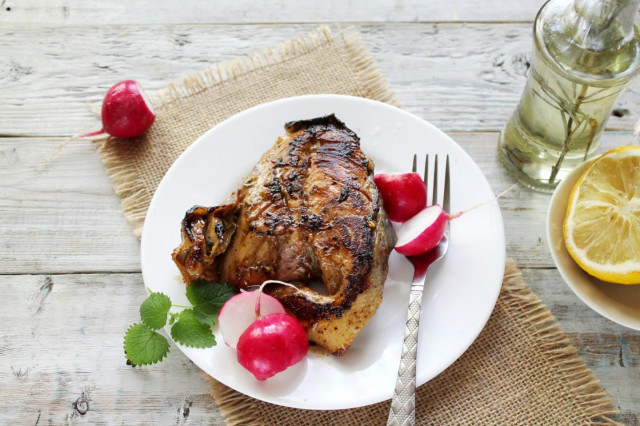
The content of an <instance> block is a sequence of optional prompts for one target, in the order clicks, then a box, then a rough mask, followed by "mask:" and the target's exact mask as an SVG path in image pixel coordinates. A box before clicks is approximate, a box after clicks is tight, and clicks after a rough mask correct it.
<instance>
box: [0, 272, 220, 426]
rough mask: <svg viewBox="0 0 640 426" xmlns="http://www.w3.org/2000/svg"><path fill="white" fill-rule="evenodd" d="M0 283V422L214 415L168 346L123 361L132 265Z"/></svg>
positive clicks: (207, 420) (132, 312) (185, 363)
mask: <svg viewBox="0 0 640 426" xmlns="http://www.w3.org/2000/svg"><path fill="white" fill-rule="evenodd" d="M0 292H1V294H2V300H3V309H1V310H0V321H1V322H2V324H3V326H2V336H0V400H1V401H3V404H2V407H3V409H2V410H0V424H7V425H8V424H105V423H108V424H183V422H185V420H189V421H190V422H192V423H193V424H222V420H221V418H220V415H219V413H218V412H217V410H216V408H215V405H214V404H213V400H212V398H211V397H210V396H209V394H208V387H207V384H206V382H205V381H204V380H203V377H202V376H201V373H200V370H199V369H198V367H196V366H195V365H194V364H193V363H191V361H189V360H188V359H187V358H186V357H185V356H184V355H182V353H181V352H180V350H179V349H178V348H176V347H175V346H172V347H171V353H170V354H169V356H168V358H167V359H165V360H164V361H163V362H162V363H160V364H157V365H154V366H151V367H147V368H132V367H130V366H128V365H126V363H125V361H126V360H125V358H124V355H123V349H122V339H123V336H124V333H125V331H126V329H127V328H128V326H129V325H130V324H133V323H134V322H137V321H139V314H138V308H139V306H140V303H141V301H142V300H144V297H145V294H146V292H145V290H144V286H143V285H142V278H141V276H140V275H139V274H110V275H66V276H57V275H56V276H35V275H34V276H29V275H26V276H0ZM83 400H84V401H85V402H86V404H85V403H83ZM76 407H77V408H76Z"/></svg>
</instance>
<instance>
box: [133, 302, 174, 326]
mask: <svg viewBox="0 0 640 426" xmlns="http://www.w3.org/2000/svg"><path fill="white" fill-rule="evenodd" d="M170 308H171V299H169V296H166V295H164V294H162V293H151V294H150V295H149V297H147V298H146V299H145V301H144V302H142V305H140V318H142V322H143V323H144V324H146V325H148V326H149V327H151V328H153V329H155V330H158V329H160V328H162V327H164V326H165V324H166V323H167V314H168V313H169V309H170Z"/></svg>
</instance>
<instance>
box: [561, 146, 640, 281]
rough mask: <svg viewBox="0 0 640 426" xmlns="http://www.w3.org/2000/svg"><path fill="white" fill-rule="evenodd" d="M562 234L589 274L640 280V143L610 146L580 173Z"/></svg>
mask: <svg viewBox="0 0 640 426" xmlns="http://www.w3.org/2000/svg"><path fill="white" fill-rule="evenodd" d="M563 237H564V242H565V246H566V247H567V251H568V252H569V254H570V255H571V257H573V259H574V260H575V261H576V263H577V264H578V265H580V267H581V268H582V269H583V270H584V271H586V272H587V273H588V274H590V275H593V276H594V277H596V278H598V279H600V280H602V281H607V282H611V283H618V284H640V147H638V146H622V147H619V148H615V149H612V150H611V151H608V152H606V153H605V154H603V155H601V156H600V157H598V158H597V159H596V160H594V162H593V163H592V164H591V166H589V167H588V168H587V170H586V171H585V172H584V173H583V174H582V176H580V179H578V182H576V184H575V186H574V187H573V190H572V191H571V195H570V196H569V204H568V206H567V215H566V217H565V221H564V227H563Z"/></svg>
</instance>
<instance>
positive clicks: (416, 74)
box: [0, 24, 640, 136]
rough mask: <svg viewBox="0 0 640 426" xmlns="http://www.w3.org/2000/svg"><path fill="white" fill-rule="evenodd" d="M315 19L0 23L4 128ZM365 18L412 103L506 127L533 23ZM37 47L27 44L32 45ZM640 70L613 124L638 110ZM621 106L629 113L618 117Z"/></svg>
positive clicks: (457, 118)
mask: <svg viewBox="0 0 640 426" xmlns="http://www.w3.org/2000/svg"><path fill="white" fill-rule="evenodd" d="M315 28H316V25H253V26H244V25H242V26H241V25H198V26H185V25H176V26H140V25H132V26H116V27H108V26H96V27H85V26H83V27H60V28H58V27H55V28H54V27H32V26H16V25H10V26H7V25H5V26H2V27H0V51H1V52H3V55H2V58H3V60H2V61H0V99H3V100H5V101H4V102H1V103H0V135H34V136H37V135H45V136H69V135H73V134H78V133H82V132H85V131H89V130H94V129H95V128H98V127H99V122H98V120H97V119H96V117H95V116H94V115H93V113H92V112H91V111H89V109H88V108H87V105H86V104H87V103H99V102H101V100H102V97H103V96H104V93H105V92H106V90H107V89H108V87H109V86H111V84H113V83H114V82H116V81H118V80H122V79H125V78H135V79H137V80H139V81H140V82H141V83H142V84H143V85H144V86H145V87H146V88H147V90H148V91H150V92H154V91H157V90H160V89H161V88H163V87H165V86H166V85H167V83H169V82H172V81H176V80H178V79H180V78H181V77H183V76H185V75H187V74H189V73H192V72H196V71H199V70H202V69H204V68H206V67H208V66H210V65H213V64H217V63H220V62H223V61H226V60H229V59H233V58H236V57H238V56H241V55H245V54H248V53H251V52H254V51H256V50H259V49H260V48H262V47H267V46H272V45H277V44H278V43H280V42H283V41H285V40H287V39H289V38H292V37H296V36H299V35H302V34H306V33H308V32H311V31H314V30H315ZM356 29H357V30H358V31H359V32H360V33H361V34H362V38H363V41H364V43H365V45H366V46H367V47H368V48H369V49H370V50H371V53H372V56H373V58H374V60H375V62H376V64H377V65H378V66H379V68H380V69H381V71H382V72H383V74H384V75H385V76H386V77H387V79H388V80H389V83H390V85H391V88H392V89H393V90H394V91H395V92H396V93H397V95H398V97H399V99H400V101H401V102H402V103H403V105H404V107H405V108H406V109H407V110H409V111H411V112H413V113H415V114H417V115H418V116H420V117H423V118H425V119H427V120H429V121H431V122H432V123H433V124H435V125H436V126H438V127H440V128H441V129H443V130H446V131H499V130H500V129H501V128H502V126H503V125H504V123H505V121H506V120H507V118H508V117H509V115H510V114H511V112H512V111H513V109H514V108H515V106H516V104H517V102H518V99H519V97H520V93H521V91H522V88H523V87H524V82H525V77H524V75H525V73H526V70H527V66H528V60H529V59H528V58H529V54H530V50H531V26H530V25H529V24H500V25H495V24H366V25H358V26H356ZM25 46H28V48H25ZM639 89H640V80H638V81H636V82H634V83H633V85H632V87H631V88H630V89H629V90H628V91H627V92H625V93H624V94H623V96H622V97H621V100H620V102H619V108H618V113H617V115H616V116H613V117H612V118H611V119H610V121H609V124H608V127H609V128H610V129H625V130H630V129H632V128H633V125H634V122H635V121H636V120H637V118H638V117H640V90H639ZM618 115H621V117H618Z"/></svg>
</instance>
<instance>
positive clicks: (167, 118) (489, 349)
mask: <svg viewBox="0 0 640 426" xmlns="http://www.w3.org/2000/svg"><path fill="white" fill-rule="evenodd" d="M313 93H336V94H348V95H354V96H361V97H366V98H370V99H375V100H378V101H382V102H388V103H391V104H395V105H397V104H398V102H397V101H396V99H395V97H394V95H393V93H392V92H391V91H390V90H389V89H388V87H387V84H386V81H385V79H384V78H383V77H382V75H381V74H380V72H379V71H378V69H377V68H376V67H375V66H374V64H373V61H372V60H371V58H370V56H369V54H368V52H367V51H366V49H365V48H364V47H363V44H362V42H361V41H360V39H359V36H358V34H357V33H355V32H353V31H340V32H338V33H337V34H332V33H331V31H330V30H329V29H328V28H327V27H322V28H320V29H319V30H318V31H317V32H314V33H313V34H309V35H306V36H303V37H300V38H298V39H295V40H290V41H288V42H285V43H283V44H282V45H281V46H278V47H274V48H268V49H265V50H263V51H260V52H257V53H255V54H253V55H250V56H248V57H244V58H240V59H237V60H235V61H232V62H228V63H224V64H220V65H218V66H215V67H213V68H210V69H208V70H205V71H203V72H199V73H197V74H194V75H191V76H188V77H186V78H185V79H184V81H183V82H180V83H176V84H172V85H170V86H169V87H168V88H167V89H166V90H164V91H162V92H161V93H159V94H158V95H157V96H156V98H155V99H154V104H155V106H156V108H157V113H158V118H157V120H156V122H155V123H154V125H153V126H152V128H151V129H150V130H149V132H147V134H146V135H145V136H143V137H141V138H140V140H138V141H136V142H135V143H131V141H119V140H117V139H108V140H106V141H105V140H102V141H99V144H100V147H99V152H100V155H101V158H102V159H103V162H104V163H105V165H106V167H107V170H108V173H109V175H110V177H111V179H112V181H113V183H114V186H115V189H116V192H117V194H118V195H119V196H120V197H121V199H122V204H123V209H124V212H125V215H126V217H127V219H128V220H129V221H130V223H131V224H132V226H133V229H134V232H135V234H136V235H137V236H140V234H141V232H142V224H143V221H144V217H145V214H146V211H147V208H148V206H149V203H150V201H151V198H152V196H153V193H154V191H155V189H156V187H157V185H158V184H159V182H160V180H161V179H162V177H163V176H164V174H165V172H166V171H167V169H168V168H169V166H170V165H171V164H172V163H173V161H174V160H175V159H176V158H177V157H178V156H179V155H180V154H181V153H182V152H183V151H184V149H185V148H186V147H187V146H189V145H190V144H191V143H192V142H193V141H195V140H196V139H197V138H198V137H199V136H201V135H202V134H203V133H204V132H205V131H207V130H208V129H210V128H211V127H212V126H214V125H215V124H217V123H219V122H221V121H223V120H224V119H226V118H228V117H230V116H231V115H233V114H235V113H237V112H240V111H242V110H244V109H247V108H249V107H252V106H255V105H258V104H260V103H263V102H267V101H271V100H275V99H279V98H284V97H289V96H295V95H304V94H313ZM176 226H178V225H177V224H176ZM207 380H209V382H210V383H211V394H212V396H213V398H214V400H215V402H216V404H217V406H218V407H219V409H220V412H221V413H222V415H223V416H224V418H225V420H226V421H227V422H228V423H229V424H274V425H289V424H290V425H300V424H327V425H329V424H330V425H338V424H340V425H341V424H353V425H364V424H384V423H385V421H386V418H387V412H388V409H389V402H388V401H387V402H382V403H379V404H375V405H371V406H368V407H362V408H357V409H351V410H341V411H309V410H297V409H291V408H285V407H279V406H275V405H272V404H268V403H264V402H261V401H257V400H254V399H252V398H249V397H247V396H244V395H242V394H240V393H238V392H235V391H233V390H231V389H229V388H227V387H225V386H224V385H222V384H220V383H218V382H216V381H215V380H213V379H210V378H209V377H207ZM326 385H327V384H322V386H326ZM615 413H617V411H616V409H615V406H614V404H613V403H612V401H611V400H610V399H609V397H608V396H607V394H606V392H605V391H604V390H603V389H602V388H601V387H600V385H599V384H598V382H597V381H596V380H595V378H594V377H593V375H592V374H591V372H590V371H589V370H588V369H587V368H586V366H585V365H584V363H583V362H582V360H581V359H580V357H579V356H578V355H577V354H576V351H575V349H574V348H573V347H572V346H571V344H570V343H569V341H568V340H567V338H566V336H565V335H564V333H563V332H562V331H561V330H560V328H559V327H558V326H557V324H556V323H555V320H554V319H553V317H552V316H551V314H550V313H549V311H548V310H546V308H545V307H544V306H543V305H542V304H541V302H540V300H539V299H538V298H537V297H536V296H535V295H534V294H532V293H531V291H530V290H529V288H528V287H527V285H526V284H525V283H524V282H523V280H522V277H521V275H520V273H519V272H518V271H517V269H516V267H515V265H514V264H513V262H511V261H509V262H507V270H506V273H505V280H504V282H503V287H502V291H501V294H500V297H499V300H498V303H497V305H496V307H495V310H494V312H493V314H492V316H491V319H490V320H489V322H488V324H487V326H486V327H485V329H484V330H483V332H482V333H481V335H480V337H479V338H478V339H477V340H476V342H475V343H474V344H473V345H472V346H471V348H470V349H469V350H468V351H467V352H466V353H465V354H464V355H463V356H462V357H461V358H460V359H459V360H457V361H456V362H455V363H454V364H453V365H452V366H451V367H450V368H449V369H447V370H446V371H445V372H444V373H442V374H441V375H439V376H438V377H436V378H435V379H434V380H432V381H430V382H429V383H427V384H425V385H423V386H421V387H420V388H419V390H418V396H417V417H418V420H419V424H437V425H443V424H480V423H488V424H542V425H548V424H563V425H564V424H567V425H568V424H589V423H612V420H611V418H610V416H611V415H614V414H615Z"/></svg>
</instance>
